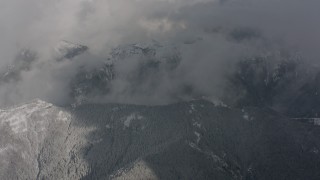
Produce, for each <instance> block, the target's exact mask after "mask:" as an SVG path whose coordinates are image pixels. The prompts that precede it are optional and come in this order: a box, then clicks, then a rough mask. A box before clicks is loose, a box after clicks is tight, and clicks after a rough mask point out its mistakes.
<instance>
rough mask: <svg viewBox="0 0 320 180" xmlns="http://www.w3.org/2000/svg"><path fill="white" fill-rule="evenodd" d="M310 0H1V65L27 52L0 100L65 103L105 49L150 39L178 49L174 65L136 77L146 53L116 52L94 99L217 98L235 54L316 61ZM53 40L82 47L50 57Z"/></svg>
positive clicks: (0, 87) (318, 40)
mask: <svg viewBox="0 0 320 180" xmlns="http://www.w3.org/2000/svg"><path fill="white" fill-rule="evenodd" d="M319 5H320V2H318V1H313V0H307V1H299V0H290V1H289V0H282V1H279V0H255V1H253V0H220V1H218V0H196V1H195V0H152V1H151V0H107V1H104V0H56V1H41V0H30V1H23V0H11V1H5V0H0V22H1V24H0V29H1V32H0V37H1V42H0V67H1V68H0V70H1V72H6V70H7V69H8V68H9V67H10V66H9V65H12V64H15V62H16V61H17V59H19V58H20V59H25V58H23V57H21V53H22V52H32V53H30V54H32V55H34V59H35V60H34V61H32V62H30V67H28V68H20V69H19V68H18V69H17V68H16V69H14V70H15V71H17V72H18V73H16V76H17V77H18V78H15V79H14V80H8V81H5V82H1V83H0V104H1V105H2V106H6V105H11V104H15V103H20V102H24V101H28V100H30V99H33V98H41V99H44V100H47V101H50V102H53V103H57V104H67V103H69V102H71V101H72V97H70V91H71V90H70V82H71V81H72V80H73V79H74V78H75V76H76V75H77V74H78V72H79V69H81V68H85V69H87V70H90V69H95V68H99V67H100V66H101V65H102V64H103V63H104V62H105V61H107V59H108V57H110V52H111V50H112V48H115V47H118V46H120V45H126V44H132V43H142V42H152V40H156V41H158V42H160V44H162V45H164V46H167V48H166V50H167V51H168V52H171V51H178V54H179V57H180V58H181V61H180V62H179V66H178V67H176V68H175V69H174V70H171V71H167V70H165V68H164V69H160V70H158V71H157V73H152V72H148V73H147V74H145V75H144V76H143V77H141V80H143V81H142V82H139V83H138V84H135V83H133V82H136V81H137V79H135V81H133V80H132V76H135V75H136V74H137V73H139V72H140V71H138V70H137V69H139V68H141V64H143V63H144V62H145V61H148V60H143V59H142V60H141V59H138V60H137V59H134V58H133V57H131V56H130V57H128V58H124V59H123V60H122V61H121V62H117V63H116V64H115V71H116V73H117V74H118V76H117V77H116V78H115V80H114V81H113V82H112V87H111V90H110V92H109V94H103V93H102V94H103V96H102V97H101V96H100V95H99V96H98V98H97V97H94V98H93V99H94V100H97V99H99V100H100V101H103V102H121V103H139V104H164V103H171V102H175V101H178V100H185V99H188V98H192V97H194V96H210V97H217V98H219V97H220V96H222V94H223V89H224V86H225V84H226V76H227V75H228V74H230V73H232V72H233V71H234V66H235V64H236V62H238V61H239V60H241V59H244V58H250V57H254V56H257V55H259V56H268V55H270V54H277V53H279V52H283V51H285V52H288V53H292V54H294V53H297V52H299V53H300V54H301V56H303V58H304V61H306V62H308V63H312V64H317V59H318V58H319V51H318V50H317V47H319V45H320V34H319V32H320V26H319V23H318V17H319V13H318V10H317V7H319ZM61 40H68V41H71V42H75V43H80V44H83V45H86V46H88V47H89V50H88V51H87V52H86V53H84V54H82V55H81V56H78V57H76V58H75V59H74V60H72V61H69V60H66V61H62V62H58V61H56V60H55V50H54V48H55V47H56V46H57V44H58V43H59V42H60V41H61ZM162 49H163V48H162ZM161 51H162V50H161ZM158 53H159V52H158ZM160 53H161V52H160ZM19 54H20V55H19ZM23 61H24V60H23ZM8 66H9V67H8ZM9 69H10V68H9ZM135 73H136V74H135Z"/></svg>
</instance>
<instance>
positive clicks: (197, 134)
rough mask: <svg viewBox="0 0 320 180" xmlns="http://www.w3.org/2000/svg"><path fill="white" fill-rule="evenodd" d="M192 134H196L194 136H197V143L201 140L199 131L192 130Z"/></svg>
mask: <svg viewBox="0 0 320 180" xmlns="http://www.w3.org/2000/svg"><path fill="white" fill-rule="evenodd" d="M194 134H195V135H196V137H197V144H198V143H199V142H200V140H201V135H200V133H198V132H196V131H195V132H194Z"/></svg>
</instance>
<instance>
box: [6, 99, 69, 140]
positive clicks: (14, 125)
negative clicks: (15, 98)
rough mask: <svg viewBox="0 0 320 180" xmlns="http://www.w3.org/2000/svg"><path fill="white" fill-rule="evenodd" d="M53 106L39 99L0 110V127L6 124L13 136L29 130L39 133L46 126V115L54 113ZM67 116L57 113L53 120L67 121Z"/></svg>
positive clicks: (66, 114)
mask: <svg viewBox="0 0 320 180" xmlns="http://www.w3.org/2000/svg"><path fill="white" fill-rule="evenodd" d="M53 107H54V106H53V105H52V104H51V103H47V102H45V101H42V100H40V99H35V100H33V101H31V102H29V103H25V104H21V105H16V106H13V107H11V108H7V109H3V110H0V126H1V125H4V124H8V125H9V127H10V128H11V130H12V131H13V132H14V133H15V134H20V133H24V132H27V131H28V130H30V129H33V130H35V131H36V132H41V131H44V130H45V129H46V126H47V124H48V122H47V120H48V119H47V115H48V114H49V113H50V112H55V110H54V109H52V108H53ZM69 116H70V115H69V114H68V113H66V112H63V111H59V112H57V115H56V116H55V118H54V119H57V120H61V121H67V120H68V119H70V118H69Z"/></svg>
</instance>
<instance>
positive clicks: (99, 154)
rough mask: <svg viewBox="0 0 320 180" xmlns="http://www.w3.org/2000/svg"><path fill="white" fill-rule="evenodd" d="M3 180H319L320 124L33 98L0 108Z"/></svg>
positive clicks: (189, 107) (256, 114) (246, 113)
mask: <svg viewBox="0 0 320 180" xmlns="http://www.w3.org/2000/svg"><path fill="white" fill-rule="evenodd" d="M0 130H1V131H0V133H1V136H0V175H1V177H2V178H4V179H319V177H320V172H319V171H318V167H319V165H320V154H319V150H320V143H319V141H318V139H319V137H320V127H319V126H318V125H317V123H308V122H300V121H296V120H292V119H288V118H285V117H283V116H279V115H278V114H277V113H275V112H274V111H271V110H266V109H258V108H243V109H231V108H228V107H223V106H219V105H215V104H213V103H210V102H208V101H203V100H198V101H191V102H185V103H178V104H172V105H166V106H152V107H148V106H136V105H119V104H105V105H103V104H86V105H80V106H77V107H75V108H61V107H56V106H53V105H52V104H49V103H46V102H43V101H41V100H35V101H33V102H30V103H26V104H23V105H20V106H15V107H12V108H9V109H5V110H0Z"/></svg>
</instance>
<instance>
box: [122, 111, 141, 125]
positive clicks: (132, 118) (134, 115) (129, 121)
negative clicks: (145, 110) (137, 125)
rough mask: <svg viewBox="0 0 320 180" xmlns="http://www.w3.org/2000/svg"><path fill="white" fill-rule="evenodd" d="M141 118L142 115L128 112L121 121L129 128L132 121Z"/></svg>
mask: <svg viewBox="0 0 320 180" xmlns="http://www.w3.org/2000/svg"><path fill="white" fill-rule="evenodd" d="M141 119H143V116H140V115H137V114H135V113H133V114H130V115H129V116H127V117H126V119H125V121H124V122H123V124H124V128H129V127H130V124H131V122H132V121H134V120H141Z"/></svg>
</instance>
